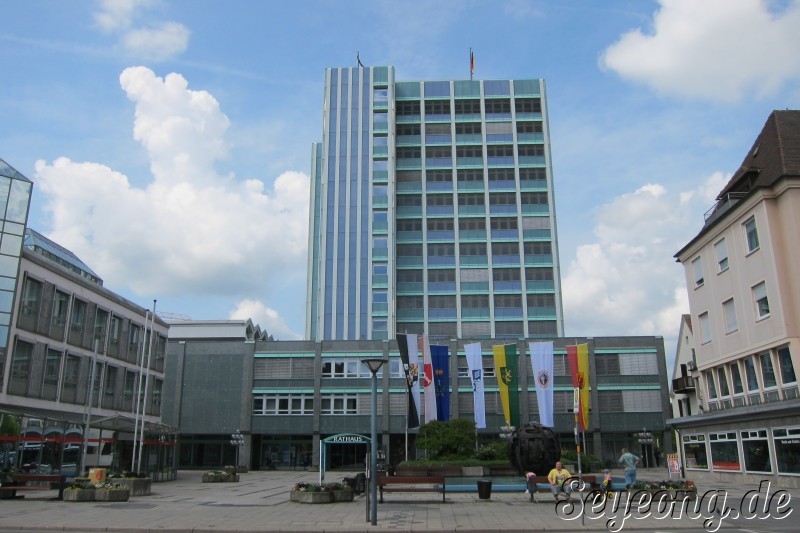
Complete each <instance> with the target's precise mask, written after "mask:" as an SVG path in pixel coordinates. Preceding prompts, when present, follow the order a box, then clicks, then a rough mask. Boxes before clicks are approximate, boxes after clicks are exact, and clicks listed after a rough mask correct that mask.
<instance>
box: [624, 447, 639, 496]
mask: <svg viewBox="0 0 800 533" xmlns="http://www.w3.org/2000/svg"><path fill="white" fill-rule="evenodd" d="M618 462H619V464H621V465H622V466H623V467H624V469H625V485H627V486H628V487H630V486H631V485H633V484H634V483H636V467H637V466H638V465H639V463H640V462H641V461H640V460H639V457H637V456H636V455H634V454H632V453H631V452H629V451H628V448H622V456H621V457H620V458H619V461H618Z"/></svg>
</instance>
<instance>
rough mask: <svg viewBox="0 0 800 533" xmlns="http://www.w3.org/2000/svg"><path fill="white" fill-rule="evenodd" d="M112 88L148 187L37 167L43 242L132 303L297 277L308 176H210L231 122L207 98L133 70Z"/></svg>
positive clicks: (272, 284) (254, 290) (80, 169)
mask: <svg viewBox="0 0 800 533" xmlns="http://www.w3.org/2000/svg"><path fill="white" fill-rule="evenodd" d="M120 81H121V84H122V87H123V88H124V89H125V91H126V92H127V94H128V97H129V98H130V99H131V100H132V101H133V102H134V103H135V105H136V112H135V114H136V119H135V125H134V135H135V138H136V139H137V140H138V141H139V142H140V143H141V144H142V145H143V146H144V147H145V148H146V150H147V154H148V156H149V157H150V161H151V169H152V171H153V175H152V180H151V181H150V182H149V183H148V184H146V186H144V187H142V188H137V187H134V186H132V185H131V182H130V180H129V179H128V178H127V176H125V175H124V174H122V173H120V172H117V171H115V170H113V169H111V168H109V167H107V166H104V165H102V164H99V163H93V162H83V163H80V162H74V161H71V160H70V159H68V158H65V157H62V158H59V159H56V160H55V161H53V162H52V163H50V164H48V163H46V162H44V161H37V163H36V170H35V178H36V179H35V181H36V184H37V190H38V191H39V192H41V193H43V195H44V197H45V201H44V203H45V210H46V211H47V212H49V213H50V215H51V216H52V231H50V232H48V236H49V237H50V238H52V239H53V240H55V241H56V242H58V243H59V244H61V245H63V246H65V247H67V248H68V249H70V250H72V251H73V252H75V253H76V254H77V255H78V256H79V257H80V258H81V259H83V260H84V261H86V262H87V263H88V264H89V265H91V267H92V269H93V270H95V271H96V272H97V273H98V274H99V275H100V276H101V277H102V278H104V279H105V281H106V283H107V285H109V286H110V287H114V290H120V289H119V288H126V287H127V288H130V290H132V291H133V292H135V293H136V294H140V295H144V294H147V295H154V294H162V295H176V296H180V295H197V294H205V295H208V296H209V297H212V296H216V297H220V296H221V297H228V298H231V299H245V298H250V297H252V295H254V294H258V295H265V296H268V295H269V294H270V293H273V292H275V290H276V288H278V287H280V286H281V285H285V284H287V283H288V282H291V281H294V282H297V281H298V280H301V281H302V280H304V279H305V267H306V247H307V237H308V233H307V226H308V204H309V201H308V199H309V179H308V176H306V175H305V174H303V173H301V172H284V173H283V174H281V175H280V176H278V177H277V178H276V179H275V180H274V182H273V183H272V184H271V185H270V186H267V185H266V184H265V183H264V182H262V181H260V180H256V179H248V180H237V179H236V178H235V177H234V176H233V175H225V176H222V175H219V174H217V173H216V171H215V170H214V164H215V162H216V160H217V159H218V158H220V157H222V156H224V155H225V153H226V149H225V141H224V134H225V132H226V130H227V127H228V124H229V122H228V118H227V117H226V116H225V115H224V114H223V113H222V111H221V110H220V108H219V105H218V103H217V101H216V100H215V99H214V97H213V96H212V95H210V94H209V93H207V92H205V91H192V90H190V89H188V87H187V85H188V84H187V83H186V80H185V79H184V78H183V77H182V76H180V75H178V74H170V75H169V76H167V77H166V78H163V79H162V78H160V77H157V76H155V74H154V73H153V72H152V71H150V70H149V69H146V68H141V67H136V68H130V69H126V70H125V71H124V72H123V73H122V75H121V76H120ZM277 320H278V319H275V321H276V323H277ZM287 332H288V329H287Z"/></svg>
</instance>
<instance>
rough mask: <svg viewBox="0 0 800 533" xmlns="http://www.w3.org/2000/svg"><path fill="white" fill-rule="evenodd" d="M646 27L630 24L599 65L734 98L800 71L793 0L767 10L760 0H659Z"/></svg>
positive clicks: (662, 87) (687, 92) (659, 85)
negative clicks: (649, 26)
mask: <svg viewBox="0 0 800 533" xmlns="http://www.w3.org/2000/svg"><path fill="white" fill-rule="evenodd" d="M660 3H661V8H660V9H659V10H658V11H657V12H656V13H655V14H654V17H653V28H652V33H645V32H644V31H643V30H642V29H641V28H638V29H635V30H632V31H630V32H628V33H626V34H624V35H622V37H621V38H620V40H619V41H617V42H616V43H614V44H613V45H611V46H610V47H609V48H608V49H607V50H606V51H605V53H604V54H603V56H602V57H601V59H600V63H601V66H602V67H605V68H608V69H610V70H613V71H614V72H616V73H617V74H619V75H620V76H622V77H623V78H626V79H629V80H632V81H635V82H639V83H642V84H644V85H647V86H649V87H650V88H652V89H654V90H655V91H657V92H659V93H661V94H668V95H676V96H680V97H687V98H697V99H704V100H714V101H730V102H735V101H739V100H741V99H742V98H743V97H744V96H745V95H747V94H751V93H754V94H755V95H756V96H760V97H763V96H767V95H770V94H773V93H775V92H776V91H777V90H778V89H780V88H781V87H782V86H784V85H785V84H787V83H789V82H796V81H797V80H798V78H800V56H798V54H797V53H796V51H797V50H798V49H800V32H798V31H797V28H798V27H800V2H798V1H797V0H792V1H791V2H790V3H789V5H788V6H787V7H786V9H785V10H783V11H781V12H774V11H771V10H770V6H771V5H773V4H771V3H770V2H766V1H763V0H704V1H702V2H697V1H695V0H661V2H660Z"/></svg>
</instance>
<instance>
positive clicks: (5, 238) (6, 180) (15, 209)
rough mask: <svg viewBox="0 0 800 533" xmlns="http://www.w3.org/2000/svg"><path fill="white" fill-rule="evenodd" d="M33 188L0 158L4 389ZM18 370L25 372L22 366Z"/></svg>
mask: <svg viewBox="0 0 800 533" xmlns="http://www.w3.org/2000/svg"><path fill="white" fill-rule="evenodd" d="M32 189H33V182H31V181H30V180H29V179H28V178H26V177H25V176H23V175H22V174H20V173H19V172H18V171H17V170H15V169H14V168H13V167H11V166H10V165H9V164H8V163H6V162H5V161H3V160H2V159H0V390H2V387H3V386H4V384H3V382H2V376H4V375H5V367H6V364H7V361H6V357H7V354H8V332H9V327H10V325H11V312H12V309H13V306H14V293H15V291H16V289H17V273H18V271H19V256H20V253H21V250H22V239H23V236H24V234H25V224H26V223H27V222H28V209H29V207H30V201H31V191H32ZM15 368H16V367H15ZM17 370H19V371H23V370H22V367H21V366H20V367H19V368H17Z"/></svg>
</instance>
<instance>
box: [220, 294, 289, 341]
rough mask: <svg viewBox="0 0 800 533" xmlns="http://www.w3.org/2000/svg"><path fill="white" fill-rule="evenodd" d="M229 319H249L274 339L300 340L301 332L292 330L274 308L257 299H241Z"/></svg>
mask: <svg viewBox="0 0 800 533" xmlns="http://www.w3.org/2000/svg"><path fill="white" fill-rule="evenodd" d="M228 318H230V319H231V320H244V319H247V318H249V319H251V320H252V321H253V323H254V324H258V325H259V326H261V330H262V331H266V332H267V334H268V335H272V336H273V338H275V339H276V340H282V341H286V340H300V339H302V338H303V336H302V334H300V333H296V332H294V331H292V330H291V329H290V328H289V326H288V325H287V324H286V321H285V320H284V319H283V318H282V317H281V316H280V315H279V314H278V312H277V311H276V310H274V309H270V308H269V307H267V306H266V305H264V304H263V303H262V302H260V301H258V300H249V299H246V300H242V301H241V302H239V303H237V304H236V307H235V308H234V309H233V310H232V311H231V312H230V315H229V316H228Z"/></svg>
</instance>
